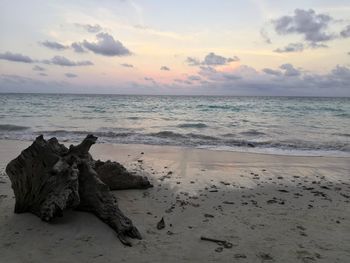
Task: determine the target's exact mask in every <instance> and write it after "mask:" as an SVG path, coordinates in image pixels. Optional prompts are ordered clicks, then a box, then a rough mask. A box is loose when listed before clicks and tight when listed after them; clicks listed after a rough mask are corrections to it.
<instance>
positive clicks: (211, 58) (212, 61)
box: [186, 52, 239, 66]
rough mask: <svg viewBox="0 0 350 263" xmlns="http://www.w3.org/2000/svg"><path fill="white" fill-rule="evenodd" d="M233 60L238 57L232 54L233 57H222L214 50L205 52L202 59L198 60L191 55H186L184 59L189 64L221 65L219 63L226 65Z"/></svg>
mask: <svg viewBox="0 0 350 263" xmlns="http://www.w3.org/2000/svg"><path fill="white" fill-rule="evenodd" d="M234 61H239V58H238V57H237V56H233V57H227V58H226V57H223V56H220V55H216V54H215V53H214V52H210V53H209V54H207V55H206V56H205V57H204V60H203V61H200V60H199V59H197V58H193V57H187V59H186V63H187V64H188V65H189V66H200V65H203V66H221V65H227V64H229V63H231V62H234Z"/></svg>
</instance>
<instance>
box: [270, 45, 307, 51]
mask: <svg viewBox="0 0 350 263" xmlns="http://www.w3.org/2000/svg"><path fill="white" fill-rule="evenodd" d="M303 50H304V44H303V43H290V44H288V45H287V46H285V47H284V48H277V49H275V50H274V52H277V53H289V52H301V51H303Z"/></svg>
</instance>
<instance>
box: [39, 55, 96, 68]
mask: <svg viewBox="0 0 350 263" xmlns="http://www.w3.org/2000/svg"><path fill="white" fill-rule="evenodd" d="M42 63H44V64H50V65H58V66H64V67H77V66H90V65H93V63H92V62H91V61H89V60H83V61H72V60H70V59H68V58H66V57H63V56H54V57H53V58H51V59H49V60H43V61H42Z"/></svg>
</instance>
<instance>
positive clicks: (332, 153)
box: [0, 136, 350, 158]
mask: <svg viewBox="0 0 350 263" xmlns="http://www.w3.org/2000/svg"><path fill="white" fill-rule="evenodd" d="M53 137H54V136H53ZM44 138H45V139H48V138H50V137H49V136H46V137H44ZM83 138H84V136H83V137H82V139H83ZM34 139H35V138H34ZM3 142H20V144H22V145H28V146H29V145H30V144H31V143H32V142H33V141H31V140H21V139H0V144H1V143H3ZM60 143H63V144H64V145H66V146H69V145H70V144H77V143H79V142H72V141H60ZM95 145H114V146H120V147H124V146H130V147H138V148H141V147H145V148H147V147H150V148H152V147H165V148H167V147H168V148H174V149H194V150H200V151H213V152H227V153H236V154H253V155H255V154H256V155H272V156H286V157H293V156H294V157H325V158H350V153H347V152H341V151H319V152H320V154H316V153H317V152H318V151H313V150H305V151H304V150H296V151H293V150H284V149H273V150H272V151H275V152H268V149H266V148H265V149H263V148H260V151H259V150H258V151H254V150H253V149H256V150H257V148H244V149H242V150H239V149H240V148H239V147H236V149H232V150H230V149H223V148H224V147H221V148H220V147H217V148H211V146H210V147H196V146H184V145H167V144H141V143H111V142H99V141H97V142H96V144H95ZM249 149H251V151H250V150H249ZM258 149H259V148H258ZM281 152H282V153H281ZM284 153H285V154H284ZM303 153H304V154H303ZM321 153H326V154H324V155H322V154H321Z"/></svg>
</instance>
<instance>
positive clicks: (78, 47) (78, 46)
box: [71, 42, 86, 53]
mask: <svg viewBox="0 0 350 263" xmlns="http://www.w3.org/2000/svg"><path fill="white" fill-rule="evenodd" d="M71 47H72V48H73V50H74V51H75V52H77V53H85V52H86V50H85V49H84V48H83V45H82V44H81V43H78V42H74V43H72V44H71Z"/></svg>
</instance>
